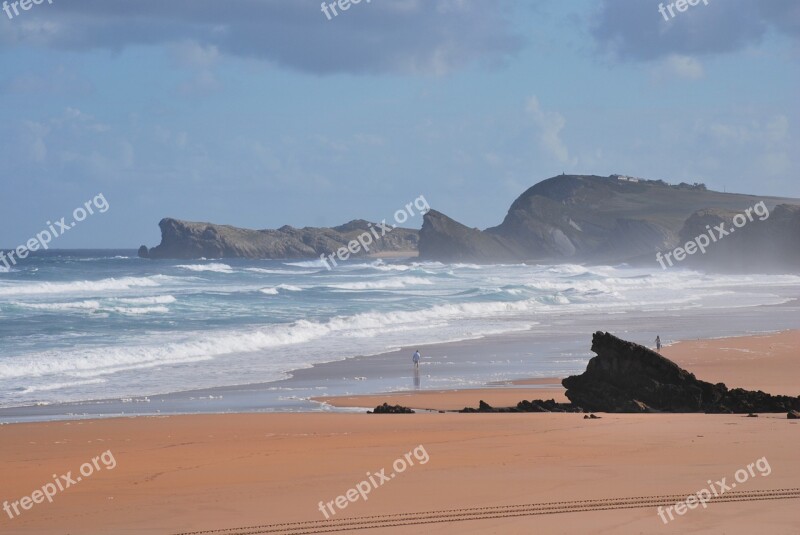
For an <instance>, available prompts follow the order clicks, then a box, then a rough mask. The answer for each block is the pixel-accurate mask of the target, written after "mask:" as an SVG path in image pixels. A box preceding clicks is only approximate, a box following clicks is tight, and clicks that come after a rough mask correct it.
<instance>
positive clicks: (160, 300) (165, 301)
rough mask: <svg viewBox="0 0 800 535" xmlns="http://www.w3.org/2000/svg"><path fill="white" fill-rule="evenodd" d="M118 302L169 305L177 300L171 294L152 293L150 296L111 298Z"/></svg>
mask: <svg viewBox="0 0 800 535" xmlns="http://www.w3.org/2000/svg"><path fill="white" fill-rule="evenodd" d="M113 300H114V301H117V302H119V303H127V304H130V305H169V304H171V303H174V302H175V301H177V299H175V297H174V296H172V295H153V296H151V297H116V298H114V299H113Z"/></svg>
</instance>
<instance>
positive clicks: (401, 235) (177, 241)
mask: <svg viewBox="0 0 800 535" xmlns="http://www.w3.org/2000/svg"><path fill="white" fill-rule="evenodd" d="M158 226H159V227H160V228H161V243H160V244H159V245H158V246H156V247H153V248H152V249H149V250H148V249H147V248H146V247H145V246H142V247H140V248H139V256H142V257H146V258H180V259H188V258H280V259H283V258H319V256H320V255H321V254H326V255H327V254H329V253H333V252H336V251H337V250H338V249H339V248H341V247H347V244H348V243H350V242H351V241H352V240H354V239H356V238H357V237H358V236H359V235H362V234H364V233H365V232H370V228H374V227H375V224H373V223H370V222H368V221H364V220H362V219H359V220H355V221H351V222H349V223H347V224H345V225H341V226H338V227H333V228H311V227H305V228H302V229H297V228H294V227H290V226H284V227H281V228H279V229H277V230H251V229H243V228H237V227H232V226H229V225H214V224H211V223H195V222H190V221H180V220H178V219H172V218H165V219H162V220H161V222H159V224H158ZM376 232H377V233H378V235H380V234H381V233H382V232H383V231H381V230H378V231H376ZM373 237H374V235H373ZM418 242H419V233H418V231H416V230H412V229H405V228H395V229H393V230H392V231H391V232H387V233H385V234H384V235H383V236H382V237H381V238H379V239H374V240H373V242H372V244H370V245H369V249H370V250H369V254H375V253H382V252H387V251H393V252H408V253H409V255H413V254H415V252H416V250H417V246H418ZM364 254H365V252H364V251H361V252H359V253H358V254H357V255H353V256H359V255H364Z"/></svg>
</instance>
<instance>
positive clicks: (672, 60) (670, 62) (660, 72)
mask: <svg viewBox="0 0 800 535" xmlns="http://www.w3.org/2000/svg"><path fill="white" fill-rule="evenodd" d="M652 72H653V79H654V80H655V81H664V80H670V79H673V78H683V79H686V80H699V79H700V78H702V77H703V76H705V69H703V64H702V63H700V61H698V60H697V59H695V58H693V57H690V56H681V55H680V54H671V55H669V56H667V57H666V58H664V59H663V60H661V62H660V63H659V64H658V65H657V66H656V67H654V68H653V71H652Z"/></svg>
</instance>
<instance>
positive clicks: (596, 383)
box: [562, 332, 800, 414]
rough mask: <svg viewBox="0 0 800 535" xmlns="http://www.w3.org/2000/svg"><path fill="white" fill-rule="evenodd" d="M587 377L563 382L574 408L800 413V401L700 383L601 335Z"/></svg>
mask: <svg viewBox="0 0 800 535" xmlns="http://www.w3.org/2000/svg"><path fill="white" fill-rule="evenodd" d="M592 351H594V352H595V353H597V356H596V357H594V358H592V359H591V360H590V361H589V364H588V365H587V367H586V371H585V372H584V373H583V374H581V375H573V376H571V377H567V378H566V379H564V380H563V381H562V384H563V385H564V387H565V388H566V389H567V392H566V395H567V397H568V398H569V400H570V401H572V403H574V404H576V405H579V406H581V407H583V408H584V409H585V410H587V411H597V412H656V411H657V412H706V413H737V414H739V413H741V414H748V413H775V412H787V411H790V410H800V397H789V396H774V395H771V394H767V393H765V392H761V391H750V390H744V389H741V388H733V389H728V387H726V386H725V385H724V384H723V383H717V384H711V383H708V382H705V381H701V380H698V379H697V378H695V376H694V375H693V374H691V373H689V372H688V371H686V370H684V369H682V368H681V367H679V366H678V365H677V364H675V363H674V362H672V361H671V360H669V359H667V358H665V357H663V356H661V355H659V354H658V353H656V352H655V351H652V350H650V349H648V348H646V347H644V346H641V345H638V344H634V343H631V342H626V341H625V340H621V339H619V338H617V337H616V336H613V335H611V334H609V333H604V332H596V333H595V334H594V337H593V339H592Z"/></svg>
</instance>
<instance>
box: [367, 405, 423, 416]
mask: <svg viewBox="0 0 800 535" xmlns="http://www.w3.org/2000/svg"><path fill="white" fill-rule="evenodd" d="M367 414H414V411H413V410H411V409H409V408H408V407H403V406H402V405H389V404H388V403H384V404H383V405H378V406H377V407H375V410H373V411H367Z"/></svg>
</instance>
